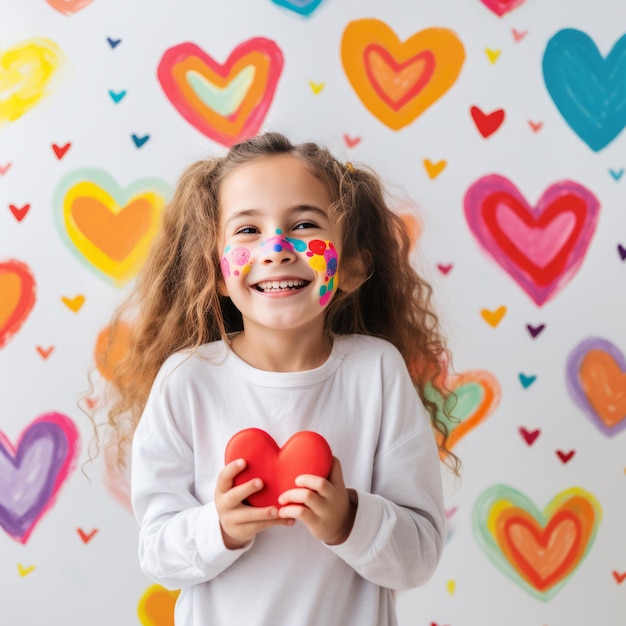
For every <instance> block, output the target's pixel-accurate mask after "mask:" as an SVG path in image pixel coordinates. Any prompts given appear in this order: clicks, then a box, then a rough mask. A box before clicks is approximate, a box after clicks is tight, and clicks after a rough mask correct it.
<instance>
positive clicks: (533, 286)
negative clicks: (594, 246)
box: [463, 174, 600, 306]
mask: <svg viewBox="0 0 626 626" xmlns="http://www.w3.org/2000/svg"><path fill="white" fill-rule="evenodd" d="M568 196H572V197H573V198H575V199H577V200H578V201H580V202H582V203H583V206H584V217H583V219H582V222H581V223H580V224H579V223H578V221H577V220H579V219H580V215H579V213H580V207H578V211H579V213H576V214H575V212H574V211H573V210H572V211H571V212H569V211H563V210H561V211H560V212H558V213H557V214H556V215H555V216H553V217H552V219H551V222H550V224H548V225H547V226H548V227H549V226H550V225H552V226H555V225H558V224H557V223H556V220H557V219H560V218H561V217H563V216H566V217H568V216H569V218H571V217H574V220H575V222H576V224H575V226H574V229H578V233H577V236H576V238H575V239H574V237H573V236H572V235H571V234H570V236H569V237H568V239H567V240H566V241H559V240H558V239H557V237H559V236H562V233H561V232H560V231H559V229H552V230H551V231H549V232H543V231H542V230H541V229H540V228H538V227H536V226H535V225H536V224H537V223H538V222H539V220H540V219H541V217H542V216H543V214H544V213H545V212H547V211H549V210H550V208H551V207H552V206H553V204H554V203H555V202H558V201H561V200H562V199H563V198H565V197H568ZM507 199H508V200H509V202H510V201H511V200H512V201H514V202H515V203H517V204H518V205H519V206H520V207H522V209H523V211H524V215H522V216H520V215H519V214H518V213H516V212H515V211H514V210H513V208H512V205H510V204H508V203H507ZM463 205H464V212H465V219H466V220H467V223H468V225H469V228H470V230H471V232H472V234H473V235H474V237H475V238H476V240H477V241H478V243H479V244H480V245H481V246H482V248H483V249H484V250H485V251H486V252H487V253H488V254H489V255H490V256H491V257H492V258H493V259H494V260H495V261H496V262H497V263H498V265H500V267H502V268H503V269H504V270H505V271H506V272H507V273H508V274H509V275H510V276H511V277H512V278H513V279H514V280H515V282H516V283H517V284H518V285H519V286H520V287H521V288H522V289H524V291H525V292H526V293H527V294H528V295H529V296H530V297H531V298H532V300H533V301H534V302H535V304H537V305H538V306H541V305H543V304H544V303H545V302H547V301H548V300H549V299H550V298H551V297H553V296H554V295H555V294H556V293H557V292H558V291H559V290H560V289H561V288H562V287H563V286H564V285H565V284H566V283H567V282H569V281H570V280H571V279H572V278H573V276H574V274H575V273H576V272H577V271H578V268H579V267H580V265H581V263H582V262H583V260H584V257H585V254H586V252H587V248H588V247H589V244H590V242H591V238H592V236H593V234H594V232H595V229H596V224H597V221H598V216H599V214H600V203H599V201H598V199H597V198H596V197H595V196H594V194H593V193H592V192H591V191H589V190H588V189H586V188H585V187H583V186H582V185H579V184H578V183H575V182H573V181H568V180H565V181H561V182H557V183H554V184H552V185H551V186H550V187H548V188H547V189H546V190H545V191H544V192H543V194H542V196H541V198H540V199H539V202H538V203H537V205H536V206H535V207H534V208H533V207H531V206H530V205H529V204H528V202H527V201H526V199H525V198H524V196H523V195H522V194H521V193H520V191H519V190H518V189H517V187H516V186H515V185H514V184H513V183H512V182H511V181H510V180H508V179H507V178H505V177H504V176H500V175H498V174H488V175H487V176H483V177H482V178H479V179H478V180H477V181H476V182H475V183H473V184H472V185H471V186H470V187H469V189H468V190H467V192H466V193H465V198H464V201H463ZM501 207H506V208H508V209H510V212H511V213H515V215H516V219H517V221H518V222H524V226H525V229H526V231H528V232H529V234H527V235H525V237H527V238H528V239H530V241H528V242H526V243H527V244H529V245H528V246H527V248H530V249H523V248H522V247H520V246H519V245H516V243H515V242H514V241H513V240H512V239H511V238H510V236H509V234H510V233H511V232H513V231H514V228H513V226H514V225H512V224H511V223H510V222H509V224H508V226H507V228H508V230H509V233H507V232H505V230H506V229H505V228H504V227H503V226H502V223H501V222H499V218H498V217H497V211H498V209H500V208H501ZM492 210H493V213H492V212H491V211H492ZM509 219H510V218H509ZM504 221H505V222H506V220H504ZM518 236H519V235H518ZM520 237H521V239H523V236H520ZM503 243H504V244H505V248H503ZM561 250H567V253H566V255H565V257H564V258H563V259H562V260H559V261H558V264H557V265H555V266H554V268H553V269H552V270H551V271H552V272H554V273H555V275H554V277H553V278H552V279H551V280H548V281H547V282H546V281H545V279H543V274H542V272H543V271H544V267H545V266H540V265H537V264H536V263H535V262H534V261H533V259H532V257H531V255H532V254H535V255H538V256H540V257H541V256H542V255H543V257H544V259H543V260H544V262H545V263H546V266H547V267H552V264H553V263H554V262H556V261H555V260H554V259H555V258H556V257H558V256H559V254H560V251H561ZM551 252H554V253H555V255H556V257H555V256H553V257H552V258H551V259H550V258H548V259H547V260H546V259H545V255H546V254H550V253H551ZM525 266H526V267H525ZM529 266H530V267H533V268H534V271H535V275H533V273H532V272H531V271H529V270H528V267H529ZM538 276H541V277H542V280H539V279H538Z"/></svg>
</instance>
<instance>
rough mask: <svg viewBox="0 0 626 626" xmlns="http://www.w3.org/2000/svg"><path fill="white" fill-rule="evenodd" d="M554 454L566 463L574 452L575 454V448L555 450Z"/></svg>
mask: <svg viewBox="0 0 626 626" xmlns="http://www.w3.org/2000/svg"><path fill="white" fill-rule="evenodd" d="M556 454H557V456H558V457H559V459H561V461H562V462H563V463H567V462H568V461H569V460H570V459H571V458H572V457H573V456H574V454H576V450H570V451H569V452H563V451H562V450H557V451H556Z"/></svg>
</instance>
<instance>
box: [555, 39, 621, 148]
mask: <svg viewBox="0 0 626 626" xmlns="http://www.w3.org/2000/svg"><path fill="white" fill-rule="evenodd" d="M543 79H544V81H545V83H546V87H547V89H548V93H549V94H550V97H551V98H552V100H553V101H554V104H555V105H556V108H557V109H558V110H559V113H560V114H561V115H562V116H563V118H564V119H565V121H566V122H567V123H568V124H569V125H570V127H571V128H572V130H573V131H574V132H575V133H576V134H577V135H578V136H579V137H580V138H581V139H582V140H583V141H584V142H585V143H586V144H587V145H588V146H589V147H590V148H591V149H592V150H593V151H595V152H598V151H599V150H602V148H604V147H606V146H607V145H608V144H609V143H611V141H613V140H614V139H615V138H616V137H617V135H619V134H620V133H621V132H622V130H623V129H624V126H626V35H622V37H621V38H620V39H619V40H618V41H617V43H616V44H615V46H613V49H612V50H611V52H610V53H609V55H608V56H607V57H606V59H604V58H603V57H602V55H601V54H600V52H599V50H598V48H597V46H596V44H595V43H594V42H593V39H591V37H589V35H587V34H586V33H584V32H582V31H579V30H575V29H573V28H566V29H564V30H560V31H559V32H558V33H556V35H554V36H553V37H552V39H550V41H548V45H547V46H546V50H545V52H544V54H543Z"/></svg>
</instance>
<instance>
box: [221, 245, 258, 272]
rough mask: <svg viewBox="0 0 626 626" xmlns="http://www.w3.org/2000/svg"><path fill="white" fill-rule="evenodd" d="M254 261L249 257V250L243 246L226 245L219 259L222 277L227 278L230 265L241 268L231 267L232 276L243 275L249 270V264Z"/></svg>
mask: <svg viewBox="0 0 626 626" xmlns="http://www.w3.org/2000/svg"><path fill="white" fill-rule="evenodd" d="M253 262H254V259H252V258H250V250H248V248H244V247H243V246H237V247H236V248H232V249H231V247H230V246H228V247H227V248H226V249H225V250H224V256H223V257H222V260H221V261H220V265H221V267H222V274H223V275H224V278H228V277H229V276H230V273H231V265H234V266H236V267H237V268H241V269H233V272H232V273H233V276H239V275H242V276H245V275H246V274H247V273H248V272H249V271H250V266H251V265H252V263H253Z"/></svg>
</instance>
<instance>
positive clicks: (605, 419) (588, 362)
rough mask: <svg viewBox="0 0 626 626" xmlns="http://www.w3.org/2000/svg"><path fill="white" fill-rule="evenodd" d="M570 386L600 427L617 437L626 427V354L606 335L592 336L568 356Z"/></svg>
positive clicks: (571, 392)
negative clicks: (607, 338) (605, 336)
mask: <svg viewBox="0 0 626 626" xmlns="http://www.w3.org/2000/svg"><path fill="white" fill-rule="evenodd" d="M566 372H567V376H566V378H567V389H568V391H569V393H570V395H571V396H572V398H573V399H574V402H576V404H577V405H578V406H579V407H581V408H582V410H583V411H584V412H585V414H586V415H587V417H588V418H589V419H590V420H591V422H592V423H593V424H594V426H596V428H598V430H599V431H600V432H601V433H603V434H605V435H607V436H608V437H613V436H614V435H617V434H618V433H620V432H622V431H623V430H624V429H625V428H626V358H625V357H624V353H623V352H622V351H621V350H620V349H619V348H618V347H617V346H616V345H615V344H613V343H611V342H610V341H608V340H606V339H601V338H598V337H591V338H589V339H586V340H584V341H582V342H581V343H579V344H578V345H577V346H576V347H575V348H574V349H573V350H572V352H571V354H570V355H569V356H568V358H567V368H566Z"/></svg>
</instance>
